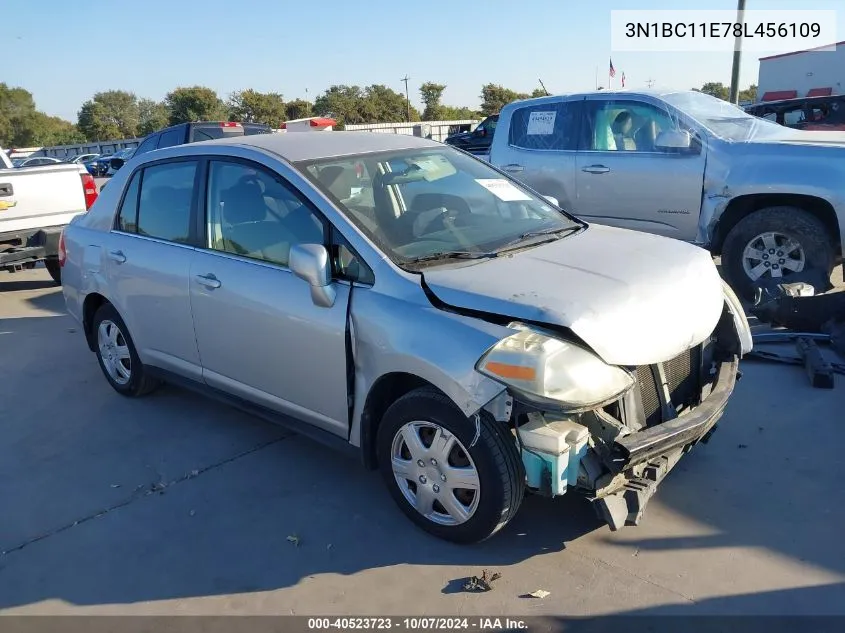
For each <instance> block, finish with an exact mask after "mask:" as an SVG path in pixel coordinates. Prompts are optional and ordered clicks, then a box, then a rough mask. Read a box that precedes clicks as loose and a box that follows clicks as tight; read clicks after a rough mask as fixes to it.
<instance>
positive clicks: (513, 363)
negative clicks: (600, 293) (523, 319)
mask: <svg viewBox="0 0 845 633" xmlns="http://www.w3.org/2000/svg"><path fill="white" fill-rule="evenodd" d="M509 327H511V328H514V329H519V331H518V332H517V333H516V334H512V335H511V336H508V337H507V338H504V339H502V340H501V341H499V342H498V343H496V344H495V345H494V346H493V347H491V348H490V349H489V350H488V351H487V352H486V353H485V354H484V356H482V357H481V360H479V361H478V363H477V364H476V369H477V370H478V371H479V372H481V373H482V374H484V375H485V376H488V377H490V378H492V379H493V380H496V381H498V382H501V383H503V384H505V385H507V386H508V387H510V388H511V390H513V391H514V392H516V393H517V394H520V395H522V396H523V397H524V398H525V399H526V400H529V401H531V402H534V403H536V404H539V405H546V406H551V407H553V408H554V409H557V410H560V411H566V412H570V413H577V412H579V411H586V410H589V409H593V408H595V407H598V406H601V405H603V404H607V403H608V402H612V401H613V400H616V399H618V398H619V397H620V396H621V395H622V394H623V393H625V392H626V391H628V389H630V388H631V387H632V386H633V385H634V378H633V376H632V375H631V374H630V373H628V372H627V371H625V370H624V369H622V368H620V367H615V366H613V365H608V364H607V363H605V362H604V361H603V360H602V359H600V358H599V357H598V356H596V355H595V354H594V353H593V352H591V351H589V350H587V349H584V348H583V347H581V346H579V345H576V344H574V343H571V342H569V341H565V340H563V339H559V338H555V337H554V336H550V335H549V334H546V333H543V332H541V331H539V330H535V329H531V328H527V327H526V326H525V325H523V324H518V323H511V324H510V325H509Z"/></svg>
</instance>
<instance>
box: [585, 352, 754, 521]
mask: <svg viewBox="0 0 845 633" xmlns="http://www.w3.org/2000/svg"><path fill="white" fill-rule="evenodd" d="M738 366H739V361H738V359H737V358H734V359H733V360H730V361H726V362H723V363H721V364H720V365H719V366H718V369H717V374H716V376H715V379H714V382H713V389H712V391H711V392H710V394H709V395H708V397H707V398H705V399H704V400H703V401H702V402H701V403H700V404H699V405H698V406H697V407H695V408H694V409H693V410H691V411H690V412H689V413H686V414H684V415H681V416H679V417H677V418H675V419H674V420H669V421H667V422H663V423H662V424H659V425H656V426H653V427H651V428H648V429H644V430H642V431H639V432H637V433H632V434H630V435H627V436H625V437H622V438H620V439H618V440H616V442H615V444H614V449H615V455H614V459H613V462H614V470H615V471H616V472H617V473H625V472H626V471H630V470H631V469H635V467H638V466H639V467H640V468H636V470H638V471H640V474H639V475H638V476H628V475H626V476H625V477H624V479H623V481H624V483H622V484H621V485H616V486H613V489H612V491H610V492H608V493H602V492H601V491H597V497H596V498H595V499H594V503H595V504H596V510H597V511H598V513H599V516H601V517H602V518H603V519H604V520H605V521H607V523H608V525H609V526H610V528H611V530H617V529H619V528H621V527H623V526H624V525H637V524H638V523H639V521H640V519H641V518H642V514H643V511H644V510H645V506H646V503H647V502H648V500H649V499H650V498H651V497H652V495H654V492H655V491H656V490H657V486H658V484H659V483H660V482H661V481H662V480H663V478H664V477H665V476H666V475H667V474H668V473H669V471H670V470H671V469H672V468H673V467H674V466H675V464H677V463H678V460H680V458H681V456H682V455H683V454H684V453H685V452H686V451H688V450H689V449H690V448H691V447H692V446H694V445H695V444H697V443H699V442H701V441H706V440H707V439H708V438H709V435H710V433H711V432H712V431H713V429H714V427H715V426H716V423H717V422H718V421H719V419H720V418H721V417H722V413H723V412H724V410H725V406H726V405H727V403H728V398H729V397H730V395H731V393H732V392H733V389H734V385H735V383H736V380H737V377H738V375H739V371H738Z"/></svg>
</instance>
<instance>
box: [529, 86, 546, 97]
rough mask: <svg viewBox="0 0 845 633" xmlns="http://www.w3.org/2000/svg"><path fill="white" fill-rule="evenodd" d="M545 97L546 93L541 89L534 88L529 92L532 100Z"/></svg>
mask: <svg viewBox="0 0 845 633" xmlns="http://www.w3.org/2000/svg"><path fill="white" fill-rule="evenodd" d="M546 96H548V95H547V94H546V91H545V90H543V89H542V88H534V90H532V91H531V98H532V99H533V98H534V97H546Z"/></svg>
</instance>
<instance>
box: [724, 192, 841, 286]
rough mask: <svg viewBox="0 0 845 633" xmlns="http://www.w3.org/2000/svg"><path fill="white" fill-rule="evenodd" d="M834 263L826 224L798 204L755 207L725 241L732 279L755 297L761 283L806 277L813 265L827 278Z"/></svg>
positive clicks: (726, 265) (727, 273)
mask: <svg viewBox="0 0 845 633" xmlns="http://www.w3.org/2000/svg"><path fill="white" fill-rule="evenodd" d="M833 263H834V251H833V244H832V241H831V238H830V236H829V234H828V232H827V230H826V229H825V226H824V224H822V222H821V221H820V220H819V219H818V218H816V217H815V216H814V215H812V214H810V213H808V212H806V211H804V210H803V209H799V208H797V207H768V208H766V209H760V210H759V211H755V212H754V213H752V214H750V215H748V216H746V217H744V218H742V220H740V221H739V222H738V223H737V224H736V226H734V227H733V228H732V229H731V231H730V233H728V236H727V238H726V239H725V243H724V246H723V247H722V268H723V270H724V273H725V277H726V278H727V280H728V283H729V284H730V285H731V287H732V288H733V289H734V290H735V291H736V292H737V294H739V295H741V296H743V297H744V298H746V299H749V300H751V299H753V298H754V293H755V290H756V289H757V288H758V287H760V286H761V285H764V284H767V283H772V282H775V283H790V282H791V281H796V280H802V281H803V280H806V279H807V276H808V274H809V273H811V271H814V272H817V273H818V276H819V277H824V279H825V280H827V279H829V278H830V275H831V273H832V272H833Z"/></svg>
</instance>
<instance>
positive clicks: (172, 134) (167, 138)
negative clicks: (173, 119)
mask: <svg viewBox="0 0 845 633" xmlns="http://www.w3.org/2000/svg"><path fill="white" fill-rule="evenodd" d="M272 132H273V128H271V127H270V126H269V125H264V124H261V123H237V122H231V121H197V122H195V123H180V124H179V125H173V126H171V127H166V128H164V129H162V130H158V131H157V132H153V133H152V134H150V135H148V136H146V137H144V140H143V141H141V143H140V145H138V149H137V150H136V151H135V155H136V156H140V155H141V154H146V153H147V152H150V151H152V150H154V149H162V148H164V147H173V146H174V145H184V144H185V143H194V142H197V141H210V140H213V139H218V138H232V137H237V136H251V135H253V134H270V133H272ZM115 158H121V157H118V156H115ZM125 162H126V159H125V158H121V160H118V161H114V162H113V163H112V169H115V170H117V169H120V167H121V166H122V165H123V163H125Z"/></svg>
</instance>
